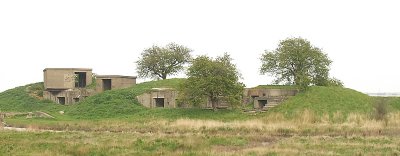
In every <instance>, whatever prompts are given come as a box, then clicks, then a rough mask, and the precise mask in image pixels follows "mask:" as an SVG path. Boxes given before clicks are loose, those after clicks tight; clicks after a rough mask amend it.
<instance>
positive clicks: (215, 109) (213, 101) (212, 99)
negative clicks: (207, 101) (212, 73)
mask: <svg viewBox="0 0 400 156" xmlns="http://www.w3.org/2000/svg"><path fill="white" fill-rule="evenodd" d="M217 105H218V99H216V98H211V106H212V108H213V110H214V111H217Z"/></svg>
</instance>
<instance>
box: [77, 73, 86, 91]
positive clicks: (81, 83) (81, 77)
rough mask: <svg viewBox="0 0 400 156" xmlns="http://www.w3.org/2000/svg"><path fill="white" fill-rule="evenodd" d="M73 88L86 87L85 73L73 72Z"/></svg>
mask: <svg viewBox="0 0 400 156" xmlns="http://www.w3.org/2000/svg"><path fill="white" fill-rule="evenodd" d="M75 87H77V88H83V87H86V72H75Z"/></svg>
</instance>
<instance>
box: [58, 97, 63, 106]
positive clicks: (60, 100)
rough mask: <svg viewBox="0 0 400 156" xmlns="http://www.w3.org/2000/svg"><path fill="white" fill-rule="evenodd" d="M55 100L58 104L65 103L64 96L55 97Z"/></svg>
mask: <svg viewBox="0 0 400 156" xmlns="http://www.w3.org/2000/svg"><path fill="white" fill-rule="evenodd" d="M57 101H58V103H59V104H62V105H65V97H57Z"/></svg>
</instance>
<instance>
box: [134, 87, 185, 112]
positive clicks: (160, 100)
mask: <svg viewBox="0 0 400 156" xmlns="http://www.w3.org/2000/svg"><path fill="white" fill-rule="evenodd" d="M177 97H178V92H177V91H176V90H174V89H173V88H153V89H151V91H150V92H148V93H144V94H142V95H139V96H137V97H136V98H137V100H138V101H139V103H141V104H142V105H143V106H145V107H149V108H155V107H165V108H175V107H177V104H176V99H177Z"/></svg>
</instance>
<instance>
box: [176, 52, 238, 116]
mask: <svg viewBox="0 0 400 156" xmlns="http://www.w3.org/2000/svg"><path fill="white" fill-rule="evenodd" d="M231 61H232V59H231V58H230V56H229V55H228V54H226V53H225V54H224V56H222V57H217V58H216V59H212V58H210V57H208V56H199V57H197V58H196V59H194V60H193V62H192V65H191V66H190V67H189V69H188V72H187V75H188V79H187V80H186V81H185V83H184V84H183V85H182V87H181V94H183V95H184V96H183V97H185V99H186V100H187V101H186V102H189V103H190V104H192V105H199V104H201V103H204V102H206V101H207V100H210V101H211V103H212V107H213V109H214V110H216V108H217V105H218V103H219V102H220V101H221V100H223V101H226V102H229V103H230V104H233V105H235V104H239V103H240V99H241V96H242V94H243V88H244V85H243V84H242V83H240V82H239V78H240V74H239V72H238V70H237V69H236V65H234V64H232V63H231Z"/></svg>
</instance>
